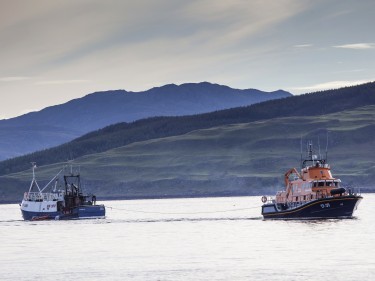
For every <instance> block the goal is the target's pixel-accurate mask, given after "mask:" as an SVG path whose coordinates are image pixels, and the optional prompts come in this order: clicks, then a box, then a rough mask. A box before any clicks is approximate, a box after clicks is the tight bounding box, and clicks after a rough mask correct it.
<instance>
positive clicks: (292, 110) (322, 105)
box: [0, 83, 375, 175]
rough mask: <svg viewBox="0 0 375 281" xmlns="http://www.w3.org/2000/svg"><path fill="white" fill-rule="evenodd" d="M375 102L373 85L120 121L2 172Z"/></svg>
mask: <svg viewBox="0 0 375 281" xmlns="http://www.w3.org/2000/svg"><path fill="white" fill-rule="evenodd" d="M374 104H375V83H367V84H363V85H359V86H353V87H347V88H342V89H338V90H330V91H323V92H319V93H311V94H306V95H301V96H294V97H289V98H284V99H278V100H272V101H267V102H263V103H259V104H254V105H251V106H247V107H240V108H233V109H228V110H222V111H217V112H212V113H206V114H200V115H193V116H181V117H155V118H148V119H143V120H138V121H135V122H133V123H120V124H116V125H112V126H109V127H106V128H103V129H101V130H98V131H95V132H92V133H89V134H87V135H84V136H82V137H80V138H77V139H75V140H73V141H71V142H69V143H66V144H63V145H61V146H58V147H55V148H51V149H47V150H44V151H40V152H35V153H32V154H29V155H25V156H22V157H17V158H13V159H9V160H6V161H2V162H0V175H4V174H9V173H15V172H19V171H23V170H26V169H28V168H29V163H30V162H33V161H35V162H37V163H39V165H47V164H52V163H57V162H64V161H66V160H68V159H76V158H79V157H81V156H84V155H89V154H92V153H98V152H104V151H107V150H109V149H113V148H116V147H121V146H125V145H128V144H131V143H136V142H140V141H147V140H151V139H157V138H164V137H170V136H177V135H183V134H186V133H189V132H191V131H194V130H199V129H207V128H212V127H217V126H222V125H227V124H239V123H248V122H254V121H258V120H267V119H272V118H280V117H291V116H320V115H325V114H330V113H335V112H341V111H344V110H350V109H354V108H357V107H361V106H366V105H374Z"/></svg>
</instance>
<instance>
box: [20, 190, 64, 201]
mask: <svg viewBox="0 0 375 281" xmlns="http://www.w3.org/2000/svg"><path fill="white" fill-rule="evenodd" d="M62 195H63V194H62V193H59V192H58V193H41V192H25V194H24V196H23V199H24V200H25V201H36V202H41V201H57V200H58V199H59V197H61V196H62Z"/></svg>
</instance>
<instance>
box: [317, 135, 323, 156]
mask: <svg viewBox="0 0 375 281" xmlns="http://www.w3.org/2000/svg"><path fill="white" fill-rule="evenodd" d="M318 149H319V159H322V154H321V153H320V137H319V136H318Z"/></svg>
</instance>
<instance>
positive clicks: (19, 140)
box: [0, 82, 291, 160]
mask: <svg viewBox="0 0 375 281" xmlns="http://www.w3.org/2000/svg"><path fill="white" fill-rule="evenodd" d="M289 96H291V94H290V93H288V92H285V91H282V90H278V91H274V92H269V93H268V92H262V91H259V90H255V89H247V90H239V89H232V88H230V87H228V86H223V85H218V84H211V83H208V82H202V83H186V84H182V85H179V86H178V85H175V84H168V85H165V86H161V87H155V88H152V89H150V90H147V91H142V92H128V91H125V90H114V91H105V92H97V93H93V94H89V95H87V96H85V97H83V98H79V99H74V100H71V101H69V102H67V103H64V104H61V105H55V106H51V107H47V108H45V109H43V110H41V111H38V112H32V113H28V114H25V115H22V116H19V117H15V118H11V119H7V120H0V160H1V159H5V158H10V157H15V156H19V155H22V154H25V153H30V152H33V151H36V150H41V149H46V148H49V147H52V146H56V145H59V144H62V143H65V142H67V141H70V140H72V139H74V138H76V137H79V136H81V135H83V134H85V133H88V132H90V131H93V130H97V129H100V128H103V127H105V126H108V125H111V124H114V123H118V122H133V121H135V120H139V119H143V118H149V117H154V116H183V115H192V114H199V113H205V112H211V111H215V110H221V109H227V108H233V107H238V106H247V105H250V104H254V103H259V102H262V101H266V100H271V99H278V98H283V97H289Z"/></svg>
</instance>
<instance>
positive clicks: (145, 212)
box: [106, 206, 260, 215]
mask: <svg viewBox="0 0 375 281" xmlns="http://www.w3.org/2000/svg"><path fill="white" fill-rule="evenodd" d="M106 208H110V209H112V210H120V211H127V212H134V213H144V214H160V215H196V214H215V213H227V212H233V211H242V210H250V209H255V208H260V207H259V206H258V207H250V208H240V209H231V210H222V211H212V212H190V213H165V212H149V211H140V210H130V209H125V208H116V207H111V206H106Z"/></svg>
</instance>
